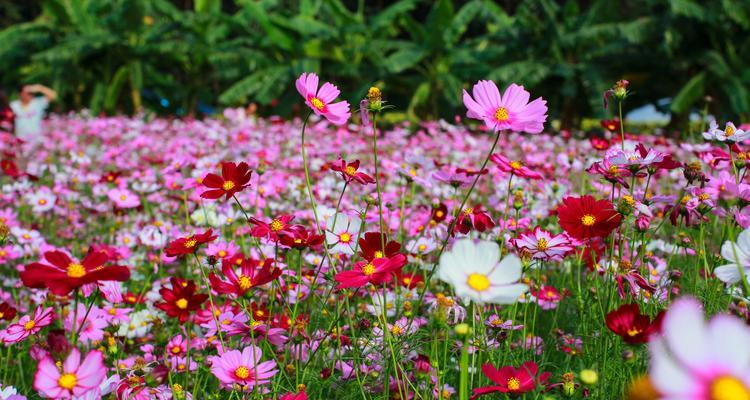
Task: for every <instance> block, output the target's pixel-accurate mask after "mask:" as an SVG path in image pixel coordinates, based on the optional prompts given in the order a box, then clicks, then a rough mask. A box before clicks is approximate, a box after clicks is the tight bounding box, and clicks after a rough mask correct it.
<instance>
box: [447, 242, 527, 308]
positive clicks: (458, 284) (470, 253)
mask: <svg viewBox="0 0 750 400" xmlns="http://www.w3.org/2000/svg"><path fill="white" fill-rule="evenodd" d="M521 272H522V266H521V260H519V259H518V257H516V256H515V255H508V256H506V257H505V258H503V259H502V261H501V260H500V247H499V246H498V245H497V243H495V242H488V241H480V242H474V241H472V240H471V239H461V240H459V241H457V242H456V243H455V244H454V245H453V248H452V249H451V250H450V251H449V252H446V253H444V254H443V255H442V256H441V257H440V266H439V268H438V278H440V279H441V280H443V281H445V282H448V283H450V284H451V286H453V289H454V290H455V292H456V296H458V297H461V298H463V299H470V300H472V301H474V302H475V303H478V304H484V303H492V304H513V303H515V302H516V301H517V300H518V297H519V296H520V295H522V294H523V293H526V291H527V290H528V289H529V287H528V286H527V285H525V284H523V283H518V280H519V279H520V278H521Z"/></svg>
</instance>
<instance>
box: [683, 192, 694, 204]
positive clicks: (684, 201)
mask: <svg viewBox="0 0 750 400" xmlns="http://www.w3.org/2000/svg"><path fill="white" fill-rule="evenodd" d="M690 199H692V197H691V196H690V195H689V194H686V195H684V196H682V199H680V203H682V204H687V202H688V201H690Z"/></svg>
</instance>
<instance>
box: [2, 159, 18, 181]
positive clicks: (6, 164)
mask: <svg viewBox="0 0 750 400" xmlns="http://www.w3.org/2000/svg"><path fill="white" fill-rule="evenodd" d="M0 168H2V170H3V173H4V174H5V175H8V176H9V177H11V178H13V179H18V178H20V177H21V176H23V172H21V170H20V169H18V166H17V165H16V163H15V162H14V161H13V160H12V159H9V158H3V159H2V161H0Z"/></svg>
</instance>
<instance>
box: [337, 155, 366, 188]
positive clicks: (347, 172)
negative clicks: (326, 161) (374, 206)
mask: <svg viewBox="0 0 750 400" xmlns="http://www.w3.org/2000/svg"><path fill="white" fill-rule="evenodd" d="M331 169H332V170H334V171H336V172H338V173H340V174H341V177H342V178H344V180H346V183H352V181H357V182H358V183H360V184H362V185H367V184H370V183H375V179H374V178H373V177H371V176H370V175H367V174H366V173H364V172H358V171H357V170H358V169H359V160H354V161H352V162H350V163H349V164H347V163H346V161H345V160H341V159H339V160H338V161H335V162H332V163H331Z"/></svg>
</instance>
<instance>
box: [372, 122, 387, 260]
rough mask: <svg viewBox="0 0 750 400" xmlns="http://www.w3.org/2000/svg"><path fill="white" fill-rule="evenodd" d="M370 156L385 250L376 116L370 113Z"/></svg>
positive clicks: (382, 245) (382, 243)
mask: <svg viewBox="0 0 750 400" xmlns="http://www.w3.org/2000/svg"><path fill="white" fill-rule="evenodd" d="M372 155H373V160H374V162H375V188H376V189H377V191H378V215H379V216H380V242H381V243H380V245H381V247H382V248H383V249H385V236H384V234H385V230H383V225H384V224H383V198H382V196H381V193H380V173H378V114H377V113H372Z"/></svg>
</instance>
